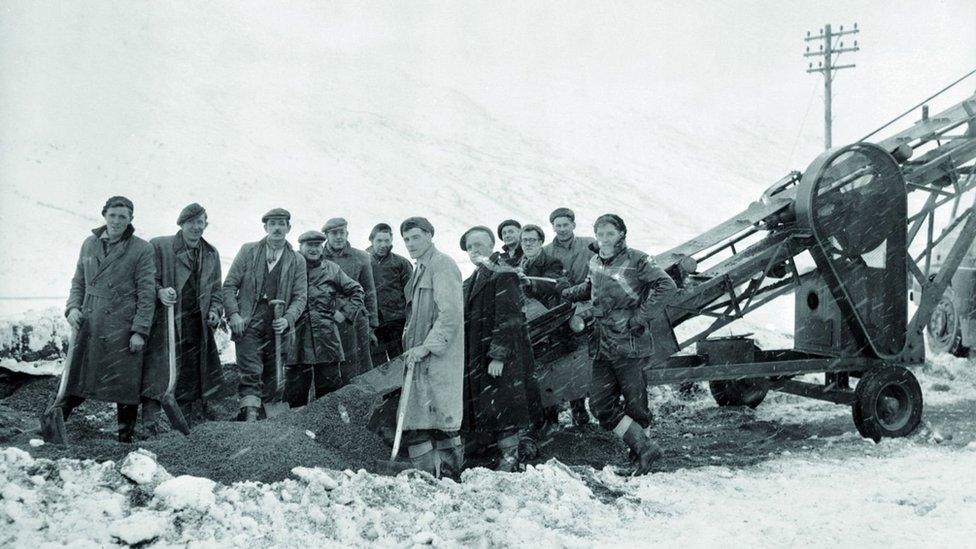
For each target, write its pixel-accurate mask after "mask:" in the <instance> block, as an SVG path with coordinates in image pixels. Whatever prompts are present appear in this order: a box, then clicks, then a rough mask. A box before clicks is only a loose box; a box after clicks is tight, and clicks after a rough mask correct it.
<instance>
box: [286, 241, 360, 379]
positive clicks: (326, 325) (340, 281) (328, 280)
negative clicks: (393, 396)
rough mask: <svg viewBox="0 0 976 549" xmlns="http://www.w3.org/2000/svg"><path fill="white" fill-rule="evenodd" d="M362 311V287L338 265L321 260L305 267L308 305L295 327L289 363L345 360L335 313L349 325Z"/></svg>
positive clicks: (318, 362)
mask: <svg viewBox="0 0 976 549" xmlns="http://www.w3.org/2000/svg"><path fill="white" fill-rule="evenodd" d="M340 298H341V299H340ZM362 308H363V287H362V286H360V285H359V283H358V282H356V281H355V280H353V279H351V278H349V277H348V276H346V273H344V272H342V269H341V268H339V266H338V265H336V264H335V263H333V262H331V261H329V260H328V259H323V260H322V262H321V263H320V264H319V265H318V266H315V267H312V266H309V268H308V305H307V306H306V307H305V311H304V312H302V315H301V316H300V317H298V323H296V324H295V348H294V349H293V350H292V352H291V353H289V358H288V364H322V363H327V362H341V361H343V360H345V355H344V351H343V348H342V341H341V339H340V338H339V325H338V324H337V323H336V321H335V312H336V311H341V312H342V314H343V315H344V316H345V317H346V320H345V322H344V324H351V323H352V322H354V320H353V319H354V318H356V314H357V313H358V312H359V311H361V310H362Z"/></svg>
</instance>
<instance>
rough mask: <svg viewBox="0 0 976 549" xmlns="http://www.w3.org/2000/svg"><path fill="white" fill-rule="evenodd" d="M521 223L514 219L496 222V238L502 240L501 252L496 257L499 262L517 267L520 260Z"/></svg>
mask: <svg viewBox="0 0 976 549" xmlns="http://www.w3.org/2000/svg"><path fill="white" fill-rule="evenodd" d="M521 235H522V224H521V223H519V222H518V221H516V220H514V219H506V220H505V221H502V222H501V223H499V224H498V239H499V240H501V241H502V253H501V254H500V255H499V256H498V257H497V260H498V261H499V262H500V263H503V264H505V265H508V266H509V267H518V266H519V263H521V262H522V243H521V242H520V240H519V238H520V237H521Z"/></svg>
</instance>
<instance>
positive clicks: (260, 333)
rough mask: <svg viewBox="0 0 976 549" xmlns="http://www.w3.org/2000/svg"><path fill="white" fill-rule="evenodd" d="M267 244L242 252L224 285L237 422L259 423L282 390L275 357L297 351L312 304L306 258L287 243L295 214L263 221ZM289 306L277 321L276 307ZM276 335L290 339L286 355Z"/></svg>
mask: <svg viewBox="0 0 976 549" xmlns="http://www.w3.org/2000/svg"><path fill="white" fill-rule="evenodd" d="M261 222H262V223H264V231H265V233H267V236H266V237H265V238H262V239H261V240H259V241H257V242H249V243H247V244H244V245H243V246H241V250H240V251H239V252H237V256H236V257H235V258H234V263H233V264H231V266H230V271H229V272H228V273H227V279H226V280H224V287H223V294H224V311H225V314H226V315H227V317H228V324H230V329H231V333H232V334H233V335H232V337H233V339H234V342H235V343H236V345H235V348H236V351H237V368H238V370H240V373H241V377H240V381H239V382H238V384H237V395H238V397H239V398H240V407H241V411H240V414H239V415H238V419H242V420H244V421H257V419H258V417H259V414H260V411H261V410H260V406H261V404H262V402H269V401H270V400H271V399H272V398H273V397H274V395H275V391H276V390H277V378H276V375H275V373H276V372H275V370H276V368H275V356H276V353H279V352H280V353H282V357H284V353H285V352H287V350H288V349H289V348H290V347H291V346H292V340H291V338H293V337H294V335H295V331H294V328H295V323H296V322H297V321H298V317H299V316H301V314H302V311H304V310H305V303H306V301H307V300H308V274H307V273H306V271H305V258H304V257H302V254H300V253H298V252H296V251H294V250H293V249H292V247H291V245H290V244H289V243H288V241H287V240H286V239H285V238H286V236H287V235H288V232H289V231H290V230H291V214H290V213H288V211H287V210H285V209H282V208H275V209H273V210H271V211H269V212H268V213H266V214H264V216H263V217H262V218H261ZM275 299H279V300H282V301H284V302H285V306H284V314H283V316H282V317H281V318H278V319H275V318H274V307H273V306H272V305H271V301H272V300H275ZM275 334H278V335H286V336H287V337H286V338H283V341H282V347H283V348H281V349H278V348H276V345H275Z"/></svg>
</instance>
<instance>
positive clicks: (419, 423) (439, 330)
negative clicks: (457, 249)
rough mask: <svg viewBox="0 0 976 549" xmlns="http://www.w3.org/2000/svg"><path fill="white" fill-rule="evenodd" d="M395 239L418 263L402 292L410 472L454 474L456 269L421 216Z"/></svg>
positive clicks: (458, 451) (458, 375) (459, 404)
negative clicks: (407, 368)
mask: <svg viewBox="0 0 976 549" xmlns="http://www.w3.org/2000/svg"><path fill="white" fill-rule="evenodd" d="M400 236H401V237H403V242H404V244H405V245H406V248H407V251H408V252H410V257H411V258H413V259H414V260H416V262H417V264H416V267H415V268H414V271H413V275H412V276H411V277H410V281H409V282H408V283H407V289H406V290H405V292H406V297H407V324H406V327H405V328H404V331H403V348H404V349H406V350H407V352H406V361H407V364H408V365H409V364H413V366H414V370H413V378H412V379H411V383H412V384H411V387H412V388H411V390H410V396H409V400H408V401H407V403H406V416H405V418H404V425H403V442H404V444H405V445H406V447H407V452H408V454H409V455H410V462H411V463H412V464H413V466H414V467H415V468H417V469H421V470H425V471H428V472H430V473H431V474H433V475H435V476H457V475H460V473H461V467H462V465H463V464H464V447H463V445H462V443H461V436H460V434H459V433H458V430H459V429H460V428H461V416H462V414H463V396H462V385H463V383H464V313H463V311H464V296H463V293H462V290H461V271H460V270H459V269H458V266H457V264H456V263H454V260H453V259H451V258H450V257H449V256H448V255H446V254H444V253H441V252H440V251H438V250H437V248H436V247H435V246H434V243H433V238H434V227H433V225H431V224H430V221H427V220H426V219H425V218H423V217H411V218H408V219H406V220H405V221H404V222H403V223H401V224H400Z"/></svg>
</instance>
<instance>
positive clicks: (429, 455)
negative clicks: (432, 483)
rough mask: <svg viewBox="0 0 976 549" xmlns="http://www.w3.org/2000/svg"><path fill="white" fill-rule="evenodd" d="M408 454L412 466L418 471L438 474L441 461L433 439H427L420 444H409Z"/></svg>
mask: <svg viewBox="0 0 976 549" xmlns="http://www.w3.org/2000/svg"><path fill="white" fill-rule="evenodd" d="M407 454H408V455H409V456H410V466H411V467H413V468H414V469H417V470H418V471H426V472H428V473H430V474H432V475H434V476H435V477H436V476H438V470H439V469H440V467H439V465H440V463H439V460H438V459H437V458H438V456H437V452H436V451H435V450H434V444H433V443H432V442H431V441H429V440H426V441H424V442H421V443H420V444H413V445H411V446H408V447H407Z"/></svg>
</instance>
